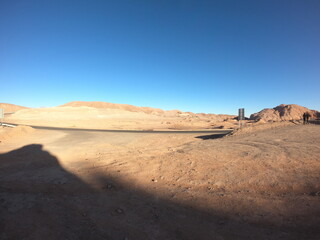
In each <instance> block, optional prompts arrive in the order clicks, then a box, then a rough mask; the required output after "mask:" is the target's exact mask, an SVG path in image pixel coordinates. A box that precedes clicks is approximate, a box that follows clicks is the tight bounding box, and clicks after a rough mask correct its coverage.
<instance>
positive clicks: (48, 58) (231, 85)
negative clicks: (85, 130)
mask: <svg viewBox="0 0 320 240" xmlns="http://www.w3.org/2000/svg"><path fill="white" fill-rule="evenodd" d="M319 13H320V1H318V0H300V1H295V0H265V1H263V0H261V1H257V0H252V1H249V0H243V1H239V0H234V1H231V0H223V1H222V0H221V1H214V0H211V1H201V0H197V1H196V0H194V1H189V0H180V1H175V0H144V1H143V0H141V1H140V0H126V1H123V0H117V1H107V0H87V1H84V0H74V1H71V0H69V1H68V0H62V1H61V0H1V1H0V83H1V90H2V91H1V95H0V102H7V103H13V104H18V105H23V106H28V107H42V106H57V105H61V104H64V103H66V102H69V101H75V100H79V101H105V102H113V103H126V104H132V105H137V106H150V107H157V108H162V109H165V110H170V109H180V110H182V111H193V112H206V113H226V114H237V111H238V108H242V107H243V108H245V109H246V114H247V115H248V114H250V113H253V112H257V111H259V110H261V109H263V108H267V107H275V106H276V105H279V104H282V103H285V104H291V103H295V104H299V105H302V106H306V107H309V108H311V109H316V110H320V94H319V92H320V81H319V76H320V14H319Z"/></svg>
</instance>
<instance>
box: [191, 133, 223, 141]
mask: <svg viewBox="0 0 320 240" xmlns="http://www.w3.org/2000/svg"><path fill="white" fill-rule="evenodd" d="M226 135H227V134H225V133H224V134H211V135H202V136H197V137H195V138H200V139H202V140H209V139H218V138H222V137H224V136H226Z"/></svg>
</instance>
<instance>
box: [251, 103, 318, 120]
mask: <svg viewBox="0 0 320 240" xmlns="http://www.w3.org/2000/svg"><path fill="white" fill-rule="evenodd" d="M305 112H309V113H310V115H311V118H320V112H318V111H316V110H310V109H308V108H306V107H302V106H299V105H296V104H288V105H286V104H281V105H279V106H277V107H275V108H265V109H263V110H262V111H260V112H258V113H254V114H251V116H250V120H255V121H264V122H279V121H290V120H300V119H302V115H303V113H305Z"/></svg>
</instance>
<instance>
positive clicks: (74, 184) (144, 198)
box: [0, 144, 314, 240]
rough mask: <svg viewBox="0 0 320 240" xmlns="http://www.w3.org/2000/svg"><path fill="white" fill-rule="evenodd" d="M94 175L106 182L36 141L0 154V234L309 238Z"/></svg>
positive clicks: (0, 236) (28, 236)
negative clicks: (84, 176)
mask: <svg viewBox="0 0 320 240" xmlns="http://www.w3.org/2000/svg"><path fill="white" fill-rule="evenodd" d="M94 178H95V179H96V181H97V182H99V185H100V186H104V187H103V188H101V189H96V188H93V187H91V186H89V185H88V184H86V183H85V182H84V181H82V180H81V179H80V178H78V177H77V176H75V175H74V174H72V173H70V172H68V171H66V170H65V169H64V168H63V167H62V166H61V165H60V163H59V160H58V159H57V158H56V157H55V156H53V155H52V154H50V153H49V152H47V151H45V150H43V147H42V145H38V144H32V145H28V146H25V147H22V148H19V149H17V150H13V151H11V152H8V153H5V154H0V213H1V214H0V239H39V240H40V239H41V240H42V239H46V240H47V239H49V240H50V239H59V240H60V239H121V240H122V239H123V240H124V239H190V240H191V239H250V238H251V239H261V238H262V237H266V236H268V237H270V239H278V238H281V237H283V231H286V232H287V233H289V235H286V236H289V237H290V238H291V239H301V238H308V237H310V236H314V234H313V232H312V231H311V232H306V231H305V230H304V229H296V228H284V227H279V228H277V227H275V226H270V227H269V226H268V225H265V224H252V223H249V222H239V221H235V220H232V218H230V216H228V215H227V214H225V213H222V212H219V210H218V209H216V210H208V211H206V210H204V209H205V207H206V206H199V209H197V208H194V207H191V206H188V205H185V204H179V203H177V202H174V201H170V200H167V199H162V198H159V197H157V196H155V195H152V194H151V193H147V192H146V191H144V190H142V189H137V188H135V187H133V186H130V184H128V183H122V182H121V181H119V180H118V179H115V178H114V177H111V176H108V173H107V172H106V173H105V174H104V175H96V176H94ZM309 239H310V238H309Z"/></svg>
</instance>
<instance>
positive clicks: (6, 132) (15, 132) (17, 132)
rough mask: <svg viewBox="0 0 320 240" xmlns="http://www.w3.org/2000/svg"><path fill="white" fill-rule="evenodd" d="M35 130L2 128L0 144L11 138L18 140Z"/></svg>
mask: <svg viewBox="0 0 320 240" xmlns="http://www.w3.org/2000/svg"><path fill="white" fill-rule="evenodd" d="M34 131H35V129H33V128H32V127H29V126H17V127H15V128H8V127H2V128H1V129H0V142H1V141H3V140H7V139H11V138H15V139H16V138H20V137H24V136H27V135H29V134H30V133H32V132H34Z"/></svg>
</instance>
